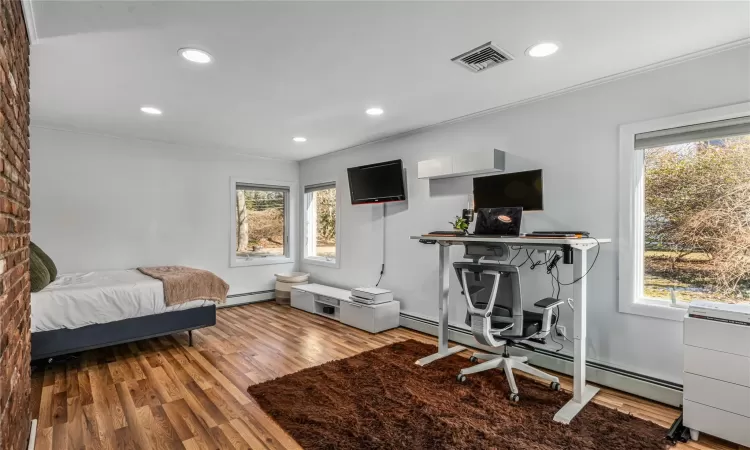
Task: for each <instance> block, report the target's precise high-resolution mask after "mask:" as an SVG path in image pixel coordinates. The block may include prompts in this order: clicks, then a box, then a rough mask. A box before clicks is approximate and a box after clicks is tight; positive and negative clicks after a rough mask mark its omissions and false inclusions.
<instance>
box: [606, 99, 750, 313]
mask: <svg viewBox="0 0 750 450" xmlns="http://www.w3.org/2000/svg"><path fill="white" fill-rule="evenodd" d="M747 115H750V102H743V103H737V104H734V105H729V106H724V107H719V108H711V109H706V110H701V111H696V112H691V113H687V114H680V115H676V116H670V117H663V118H659V119H653V120H647V121H643V122H637V123H630V124H626V125H621V126H620V145H619V147H620V149H619V151H620V155H619V170H618V175H619V178H620V181H619V209H620V218H619V222H620V223H619V233H618V234H619V286H618V291H619V292H618V294H619V295H618V310H619V311H620V312H621V313H628V314H637V315H642V316H648V317H656V318H660V319H665V320H674V321H682V320H684V318H685V314H686V308H687V305H688V304H687V303H686V302H681V301H678V302H676V303H672V302H670V301H665V300H657V299H651V298H648V297H644V296H643V273H644V272H643V240H644V222H645V215H644V206H645V205H644V201H645V198H644V177H643V175H644V173H643V170H644V167H643V154H644V153H643V152H644V150H636V148H635V137H636V135H637V134H641V133H648V132H652V131H659V130H667V129H671V128H678V127H684V126H690V125H697V124H702V123H707V122H716V121H719V120H726V119H734V118H738V117H743V116H747Z"/></svg>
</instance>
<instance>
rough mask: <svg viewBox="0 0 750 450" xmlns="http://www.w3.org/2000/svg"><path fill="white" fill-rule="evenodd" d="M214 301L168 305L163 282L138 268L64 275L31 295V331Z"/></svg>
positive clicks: (166, 310)
mask: <svg viewBox="0 0 750 450" xmlns="http://www.w3.org/2000/svg"><path fill="white" fill-rule="evenodd" d="M211 303H213V302H212V301H210V300H195V301H192V302H188V303H183V304H180V305H175V306H169V307H167V305H166V304H165V303H164V287H163V285H162V282H161V281H160V280H157V279H154V278H151V277H149V276H147V275H144V274H142V273H141V272H139V271H138V270H135V269H133V270H112V271H105V272H88V273H72V274H65V275H59V276H58V277H57V279H56V280H55V281H53V282H52V283H50V284H49V285H48V286H47V287H45V288H44V289H42V290H41V291H39V292H34V293H32V294H31V332H32V333H34V332H37V331H50V330H58V329H61V328H79V327H83V326H86V325H92V324H96V323H107V322H113V321H116V320H122V319H129V318H132V317H142V316H148V315H151V314H159V313H163V312H168V311H177V310H181V309H188V308H197V307H200V306H207V305H210V304H211Z"/></svg>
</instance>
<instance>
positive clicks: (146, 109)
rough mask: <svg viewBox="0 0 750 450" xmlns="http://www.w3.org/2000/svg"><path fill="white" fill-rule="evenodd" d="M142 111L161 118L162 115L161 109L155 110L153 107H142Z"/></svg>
mask: <svg viewBox="0 0 750 450" xmlns="http://www.w3.org/2000/svg"><path fill="white" fill-rule="evenodd" d="M141 111H142V112H144V113H146V114H150V115H152V116H160V115H161V109H159V108H154V107H153V106H141Z"/></svg>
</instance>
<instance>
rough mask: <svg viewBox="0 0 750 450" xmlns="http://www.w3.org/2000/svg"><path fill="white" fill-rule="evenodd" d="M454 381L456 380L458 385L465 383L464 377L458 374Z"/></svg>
mask: <svg viewBox="0 0 750 450" xmlns="http://www.w3.org/2000/svg"><path fill="white" fill-rule="evenodd" d="M456 380H458V382H459V383H465V382H466V375H464V374H462V373H459V374H458V376H457V377H456Z"/></svg>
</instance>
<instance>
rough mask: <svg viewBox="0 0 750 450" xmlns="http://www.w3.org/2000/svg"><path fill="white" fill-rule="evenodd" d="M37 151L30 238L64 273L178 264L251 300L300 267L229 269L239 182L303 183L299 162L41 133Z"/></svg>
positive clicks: (36, 132)
mask: <svg viewBox="0 0 750 450" xmlns="http://www.w3.org/2000/svg"><path fill="white" fill-rule="evenodd" d="M31 147H32V148H33V149H34V162H33V166H34V173H33V174H32V185H33V188H32V191H31V202H32V204H33V205H34V222H33V224H32V230H31V235H32V239H33V240H34V242H36V243H38V244H39V245H40V246H41V247H42V248H43V249H44V250H45V251H46V252H47V253H49V255H50V256H52V258H54V260H55V262H56V263H57V265H58V268H59V269H60V271H61V272H62V273H65V272H83V271H90V270H107V269H127V268H134V267H138V266H149V265H172V264H179V265H186V266H192V267H198V268H202V269H207V270H211V271H212V272H215V273H216V274H217V275H219V276H220V277H222V278H223V279H224V280H225V281H226V282H227V283H229V286H230V288H229V293H230V294H242V293H247V292H257V291H261V290H266V289H273V286H274V280H275V279H274V274H275V273H278V272H290V271H292V270H294V268H295V267H296V263H294V264H278V265H264V266H251V267H233V268H230V267H229V256H230V247H229V245H230V244H229V236H230V224H231V222H230V221H231V220H232V215H231V213H230V207H231V202H232V200H233V198H234V197H233V192H230V181H229V180H230V177H232V176H235V177H244V178H249V179H258V180H279V181H297V178H298V164H297V163H296V162H294V161H279V160H272V159H267V158H241V157H237V158H236V159H235V160H219V159H216V158H215V157H211V156H206V155H207V154H208V153H207V152H205V151H204V150H202V149H198V150H196V149H190V148H185V147H181V146H176V145H168V144H159V143H155V142H149V141H142V140H137V139H119V138H112V137H106V136H96V135H90V134H82V133H74V132H67V131H56V130H50V129H45V128H39V127H36V126H32V127H31ZM292 217H293V218H294V217H295V216H294V215H292ZM292 230H296V227H295V225H294V224H292ZM295 237H296V236H292V239H294V238H295ZM231 302H232V300H230V301H229V303H231Z"/></svg>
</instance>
